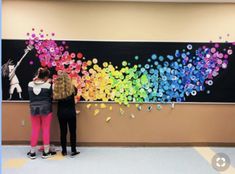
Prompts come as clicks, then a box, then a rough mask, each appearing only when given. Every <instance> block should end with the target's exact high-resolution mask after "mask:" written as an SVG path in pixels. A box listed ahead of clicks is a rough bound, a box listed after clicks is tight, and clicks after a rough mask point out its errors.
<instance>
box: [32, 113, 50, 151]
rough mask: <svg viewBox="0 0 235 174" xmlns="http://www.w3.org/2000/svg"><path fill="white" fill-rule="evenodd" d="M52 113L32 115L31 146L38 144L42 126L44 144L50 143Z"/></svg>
mask: <svg viewBox="0 0 235 174" xmlns="http://www.w3.org/2000/svg"><path fill="white" fill-rule="evenodd" d="M51 120H52V113H49V114H48V115H42V116H41V115H34V116H32V115H31V123H32V134H31V147H35V146H37V144H38V138H39V133H40V129H41V128H42V139H43V144H44V145H49V144H50V127H51Z"/></svg>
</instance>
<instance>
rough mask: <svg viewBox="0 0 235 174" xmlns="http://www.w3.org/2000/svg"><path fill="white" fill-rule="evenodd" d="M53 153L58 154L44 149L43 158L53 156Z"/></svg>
mask: <svg viewBox="0 0 235 174" xmlns="http://www.w3.org/2000/svg"><path fill="white" fill-rule="evenodd" d="M53 155H56V152H50V151H49V152H48V153H45V152H44V151H43V153H42V158H43V159H47V158H50V157H51V156H53Z"/></svg>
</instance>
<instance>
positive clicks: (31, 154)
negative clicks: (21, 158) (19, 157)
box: [27, 152, 36, 159]
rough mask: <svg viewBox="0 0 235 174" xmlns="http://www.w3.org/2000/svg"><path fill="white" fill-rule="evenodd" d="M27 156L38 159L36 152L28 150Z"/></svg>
mask: <svg viewBox="0 0 235 174" xmlns="http://www.w3.org/2000/svg"><path fill="white" fill-rule="evenodd" d="M27 156H28V157H29V158H30V159H36V153H31V152H28V153H27Z"/></svg>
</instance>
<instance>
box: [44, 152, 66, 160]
mask: <svg viewBox="0 0 235 174" xmlns="http://www.w3.org/2000/svg"><path fill="white" fill-rule="evenodd" d="M48 159H49V160H55V161H56V160H63V159H65V157H64V156H63V155H62V154H61V153H57V154H56V155H54V156H53V157H51V158H48Z"/></svg>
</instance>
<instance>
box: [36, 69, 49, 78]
mask: <svg viewBox="0 0 235 174" xmlns="http://www.w3.org/2000/svg"><path fill="white" fill-rule="evenodd" d="M47 77H48V78H49V77H50V71H49V70H48V69H47V68H39V69H38V73H37V79H45V78H47Z"/></svg>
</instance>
